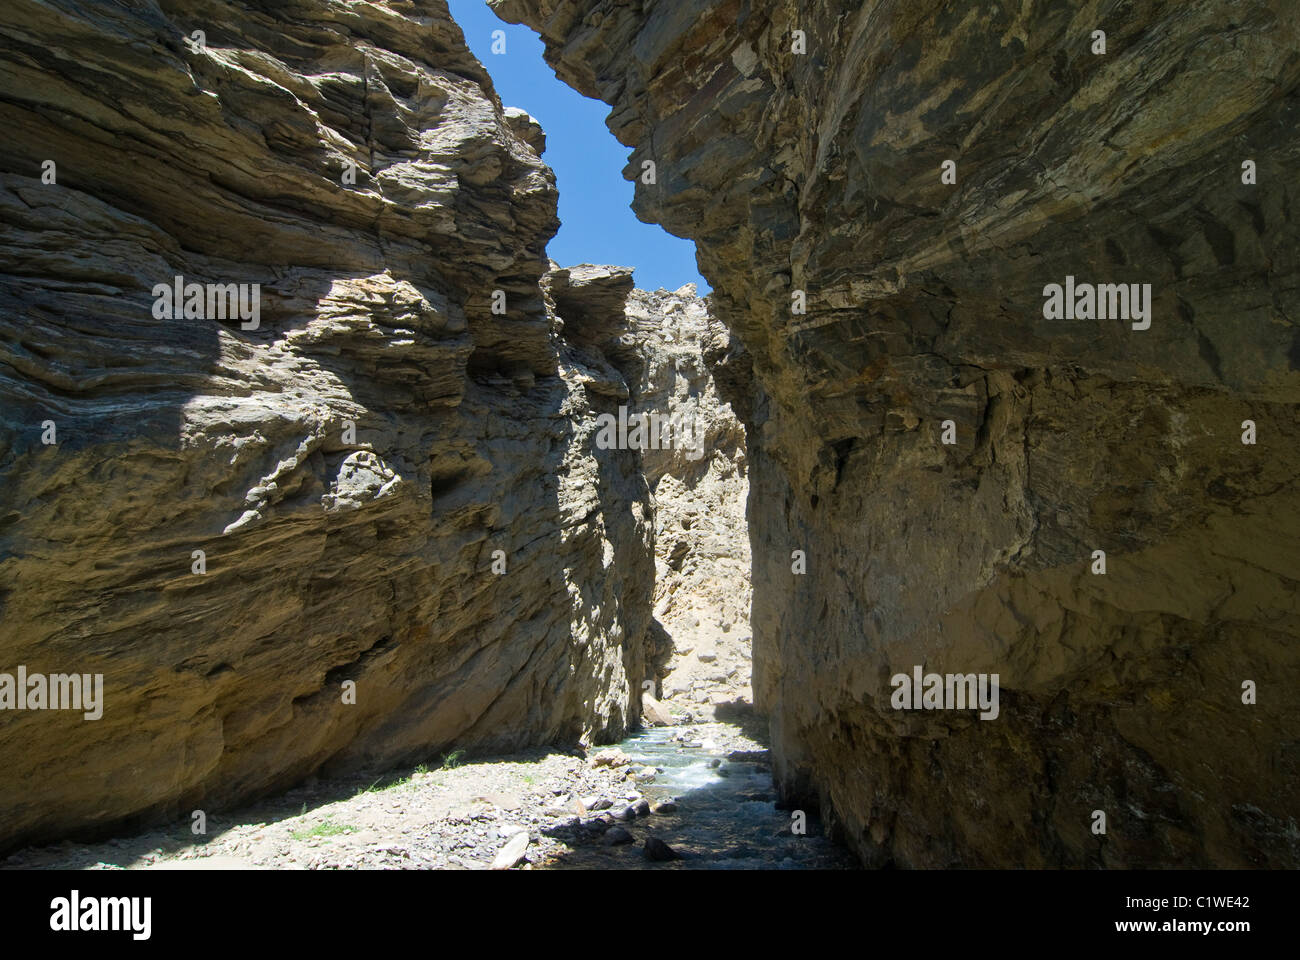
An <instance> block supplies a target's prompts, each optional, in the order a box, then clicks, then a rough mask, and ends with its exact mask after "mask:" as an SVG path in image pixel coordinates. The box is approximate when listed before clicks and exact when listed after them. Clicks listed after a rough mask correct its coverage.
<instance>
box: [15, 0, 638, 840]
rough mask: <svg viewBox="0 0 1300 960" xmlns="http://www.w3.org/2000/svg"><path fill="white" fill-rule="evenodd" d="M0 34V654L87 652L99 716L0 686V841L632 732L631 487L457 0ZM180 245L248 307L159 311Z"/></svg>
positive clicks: (520, 141)
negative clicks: (228, 313)
mask: <svg viewBox="0 0 1300 960" xmlns="http://www.w3.org/2000/svg"><path fill="white" fill-rule="evenodd" d="M195 31H202V32H203V40H204V42H203V44H201V45H200V44H198V43H197V40H195V42H194V43H193V44H192V43H191V38H193V37H194V32H195ZM0 37H2V38H3V42H2V43H0V85H2V87H3V90H4V96H3V97H0V122H2V123H3V125H4V128H5V131H6V136H5V138H4V142H3V144H0V154H2V155H3V169H4V171H5V173H4V174H3V175H0V273H3V277H2V278H0V407H2V408H3V411H4V418H3V427H2V428H0V672H4V673H10V674H12V673H13V672H14V671H15V670H16V668H17V667H18V666H20V665H24V666H25V667H26V668H27V670H28V671H29V672H31V673H37V672H40V673H46V674H50V673H63V672H76V673H85V674H103V677H104V681H103V683H104V687H103V689H104V694H103V696H104V703H103V715H102V718H100V719H98V720H84V719H83V718H82V713H81V712H80V711H73V710H6V711H4V712H3V713H2V714H0V724H2V725H3V726H2V727H0V769H2V770H3V771H4V775H3V777H0V814H2V815H0V847H8V846H11V845H15V844H17V843H20V842H23V841H31V840H38V839H45V838H55V837H62V836H66V835H68V834H69V833H73V834H75V833H78V832H83V833H84V832H95V831H99V830H102V829H105V828H107V827H108V826H109V825H111V824H115V823H119V824H120V823H121V822H123V821H133V820H138V821H144V820H164V819H171V818H175V819H181V820H184V821H185V822H186V823H188V821H189V817H190V813H191V811H193V810H195V809H207V810H211V809H216V808H220V807H221V806H223V805H228V804H231V803H233V802H235V801H236V800H240V799H246V798H249V797H252V796H255V795H259V794H264V793H267V792H270V791H272V790H275V789H278V788H283V787H287V786H290V785H292V784H293V783H294V782H296V781H299V780H301V779H302V778H303V777H305V776H306V775H308V774H309V773H312V772H320V773H322V774H323V775H336V774H339V773H342V772H346V771H348V770H352V769H355V768H359V767H365V766H386V765H391V764H392V763H394V762H397V761H401V760H410V761H412V762H413V761H415V760H417V759H420V758H425V757H429V756H432V755H434V754H436V753H438V752H439V751H441V750H443V749H444V748H449V747H452V746H454V747H455V748H456V749H463V750H471V751H472V750H476V749H487V748H499V749H513V748H517V747H520V746H523V745H526V744H531V743H540V742H556V741H577V740H580V739H586V740H590V741H600V740H609V739H614V738H618V737H620V736H622V734H623V733H624V731H625V729H626V728H627V727H628V726H629V724H630V723H631V722H632V721H633V720H634V719H635V714H636V711H637V709H638V703H639V694H640V688H641V681H642V679H643V677H644V675H645V662H646V656H645V642H646V641H645V638H646V634H647V629H648V626H649V624H650V619H651V616H650V615H651V591H652V589H653V573H654V560H653V554H652V540H653V527H652V515H651V499H650V493H649V490H648V488H647V486H646V483H645V480H644V477H643V476H642V474H641V471H640V463H639V459H638V457H637V455H636V453H635V452H628V451H617V450H615V451H602V450H599V449H598V448H597V447H596V445H595V444H593V443H592V442H591V430H592V429H593V427H594V412H595V407H594V403H595V402H596V400H594V399H593V398H596V399H599V397H600V396H602V395H601V394H600V393H599V392H598V390H593V389H589V387H591V384H592V383H593V380H594V379H598V378H593V377H591V376H588V375H587V373H586V372H585V371H586V369H587V366H588V363H587V361H588V360H589V359H591V358H592V357H593V356H594V357H595V359H596V361H599V362H603V363H604V365H605V367H606V368H608V369H612V368H609V364H608V362H607V361H603V360H601V358H600V356H599V351H598V350H596V351H592V350H590V349H586V348H582V350H581V351H580V352H581V356H579V352H578V348H577V347H571V346H570V345H569V344H568V343H566V342H565V340H564V339H563V338H562V337H561V336H560V334H559V330H560V328H561V326H562V324H561V322H560V321H559V320H557V317H556V316H555V311H554V310H552V309H549V308H548V304H547V302H546V294H545V293H544V291H543V289H542V287H541V285H540V281H541V278H542V275H543V273H544V271H545V270H546V269H547V268H548V264H547V261H546V258H545V256H544V252H543V251H544V248H545V244H546V241H547V239H548V238H549V237H550V235H551V234H552V233H553V232H554V230H555V227H556V224H557V221H556V213H555V207H556V191H555V185H554V179H553V177H552V174H551V172H550V171H549V169H548V168H547V167H546V166H545V165H544V164H543V163H542V162H541V161H540V160H539V158H538V156H537V150H538V149H539V148H540V147H541V145H542V143H543V141H542V139H541V133H540V129H539V128H537V126H536V124H535V122H533V121H532V120H531V118H528V117H527V115H526V114H522V112H521V111H503V109H502V105H501V104H500V102H499V100H498V99H497V97H496V94H495V93H494V92H493V88H492V84H491V81H490V80H489V78H488V76H487V74H486V72H485V71H484V70H483V68H482V66H481V65H480V64H479V63H478V62H477V61H476V60H475V59H474V57H473V56H472V55H471V54H470V53H469V52H468V50H467V49H466V48H465V45H464V41H463V37H462V36H461V33H460V30H459V28H458V27H456V25H455V24H454V23H453V22H452V20H451V18H450V16H449V15H448V12H447V9H446V5H445V3H443V2H442V0H431V2H428V3H421V4H411V3H404V2H397V0H393V2H389V3H366V4H360V5H359V4H354V3H348V2H341V0H311V2H303V3H294V4H281V5H270V4H261V3H252V2H250V3H237V2H229V3H226V2H207V0H195V2H168V0H162V2H159V3H156V4H132V5H120V4H118V5H110V4H83V3H74V2H58V3H35V2H29V0H18V2H15V3H9V4H6V5H5V7H4V11H3V13H0ZM47 160H50V161H54V163H55V167H54V168H53V170H54V176H55V182H42V175H43V172H44V169H45V168H44V167H43V164H44V162H45V161H47ZM353 171H354V173H355V176H354V177H352V176H350V173H351V172H353ZM353 181H354V182H353ZM177 276H181V277H183V278H184V282H195V283H203V284H207V283H220V284H228V283H229V284H259V285H260V288H259V291H258V293H259V299H258V301H257V302H258V303H259V304H260V312H259V316H258V317H257V321H258V322H257V325H256V326H252V325H251V322H249V321H248V318H242V322H241V318H236V319H225V320H222V319H209V318H205V316H208V317H210V316H212V315H211V314H206V313H205V311H204V310H200V311H196V312H198V313H200V314H204V315H202V316H194V315H192V314H191V315H190V316H189V317H186V316H184V315H183V314H182V315H181V316H179V317H178V318H176V319H166V318H165V316H160V314H159V312H157V303H156V296H157V294H156V293H155V290H154V288H155V285H158V284H163V285H168V284H172V283H173V281H174V278H175V277H177ZM249 289H250V290H251V287H250V288H249ZM495 291H500V292H501V293H502V294H504V305H505V311H504V313H494V312H493V310H492V307H493V304H494V302H496V301H495V298H494V292H495ZM582 302H583V301H582V297H581V296H575V297H574V298H572V304H573V305H574V306H575V308H576V307H580V306H581V304H582ZM205 308H206V304H205ZM622 323H623V320H622V314H621V311H619V314H618V317H617V318H616V320H615V326H621V325H622ZM592 333H593V336H595V335H598V334H599V331H598V330H593V331H592ZM598 386H599V385H598ZM607 389H613V387H609V388H607ZM622 389H623V391H624V392H626V389H627V388H626V385H624V386H623V387H622ZM602 402H603V401H602ZM47 422H49V423H52V426H53V428H54V433H53V434H49V435H48V436H49V438H50V439H52V440H53V442H50V443H46V442H43V440H44V439H45V438H46V437H47V427H46V424H47ZM498 550H499V551H502V553H501V554H497V553H496V551H498ZM195 551H203V558H202V559H203V568H205V571H206V572H202V573H199V572H195V571H196V569H200V567H199V562H198V559H197V558H196V555H195ZM497 560H502V561H503V562H504V564H505V572H504V573H501V572H498V571H497V570H494V563H495V562H496V561H497ZM348 681H352V682H354V683H355V692H354V693H355V703H354V704H351V703H347V702H345V694H346V693H347V691H348V689H349V685H348V683H347V682H348Z"/></svg>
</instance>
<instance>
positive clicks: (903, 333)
mask: <svg viewBox="0 0 1300 960" xmlns="http://www.w3.org/2000/svg"><path fill="white" fill-rule="evenodd" d="M493 6H494V7H495V9H496V10H497V12H498V13H499V14H500V15H501V16H502V17H503V18H505V19H507V20H510V21H514V22H525V23H527V24H529V25H530V26H531V27H533V28H534V29H536V30H537V31H538V32H539V33H540V35H541V36H542V38H543V39H544V41H545V43H546V48H547V53H546V56H547V59H548V61H549V62H550V63H551V64H552V65H553V66H554V67H555V69H556V72H557V74H558V75H559V76H560V78H561V79H563V80H565V81H566V82H568V83H569V84H570V85H572V86H574V87H575V88H576V89H578V90H579V91H580V92H582V93H583V94H586V95H588V96H593V97H599V98H601V99H603V100H605V101H606V102H607V103H609V104H611V105H612V107H613V109H612V111H611V113H610V118H609V124H610V127H611V129H612V130H613V131H614V132H615V134H616V135H617V136H618V138H619V139H620V140H621V141H622V142H623V143H624V144H626V145H628V146H629V147H632V148H634V151H633V153H632V156H631V158H630V161H629V164H628V167H627V169H626V170H625V176H627V177H628V178H629V179H631V178H633V177H636V178H637V186H636V201H635V208H636V209H637V211H638V214H639V215H640V216H641V217H642V218H643V219H647V220H652V221H657V222H659V223H661V224H663V225H664V226H665V227H666V228H667V229H668V230H669V231H671V232H673V233H675V234H677V235H680V236H685V237H690V238H692V239H694V240H695V241H696V244H697V247H698V251H699V261H700V266H701V269H702V272H703V273H704V275H705V276H706V277H707V278H708V280H709V282H710V283H711V285H712V286H713V288H714V294H713V297H712V302H713V306H714V309H715V311H716V313H717V315H718V317H719V318H720V319H721V320H723V321H724V322H725V323H726V324H727V326H728V327H729V328H730V329H731V330H732V332H733V334H734V335H735V336H736V337H737V339H738V341H739V344H740V346H739V348H738V349H737V350H736V351H734V353H733V355H732V356H731V357H730V358H729V360H728V364H727V368H726V374H725V376H724V375H723V374H721V373H720V374H719V384H720V386H721V387H722V388H723V389H724V395H725V393H726V391H727V390H730V391H731V395H730V396H729V397H728V398H729V399H731V400H732V403H733V406H734V407H735V409H736V410H737V411H738V412H739V413H740V415H741V417H742V419H744V421H745V423H746V426H747V429H748V436H749V450H748V454H749V462H750V473H749V477H750V485H751V491H750V505H749V521H750V534H751V539H752V547H753V555H754V561H753V562H754V580H753V588H754V608H753V627H754V658H755V680H754V682H755V694H756V697H757V700H758V705H759V707H760V708H761V709H763V710H765V711H767V713H768V714H769V717H770V722H771V727H772V732H773V740H774V743H773V747H774V753H775V756H776V761H777V776H778V780H779V782H780V785H781V788H782V790H783V792H784V793H785V795H786V797H787V798H788V799H790V800H792V801H795V802H798V803H803V802H816V801H817V800H820V801H821V802H822V803H823V805H824V807H825V808H826V809H827V811H828V812H829V814H830V815H831V816H832V817H833V818H834V819H835V821H836V822H837V823H838V826H839V829H840V830H841V832H842V834H843V836H844V837H845V838H846V839H847V841H848V842H849V843H850V844H851V845H852V846H853V848H854V849H855V850H857V851H858V853H859V854H860V855H861V857H862V859H863V860H864V862H866V863H867V864H870V865H886V864H892V865H898V866H946V865H956V864H961V865H965V866H1012V865H1025V866H1072V867H1079V866H1134V867H1136V866H1171V865H1181V866H1220V867H1242V866H1289V867H1295V866H1297V865H1300V839H1298V837H1300V834H1297V830H1296V818H1297V813H1298V811H1297V804H1296V798H1297V781H1298V779H1300V747H1298V746H1297V745H1298V744H1300V710H1298V709H1297V705H1296V700H1295V697H1294V690H1295V689H1296V688H1297V684H1298V683H1300V643H1297V639H1298V637H1297V635H1298V634H1300V597H1298V594H1297V577H1298V576H1300V574H1298V573H1297V571H1300V496H1298V495H1297V483H1298V481H1297V475H1298V474H1300V469H1298V467H1300V453H1297V451H1298V450H1300V416H1298V415H1297V411H1296V403H1297V401H1298V400H1300V372H1298V369H1300V331H1297V328H1296V325H1295V324H1296V317H1297V316H1300V296H1298V295H1297V290H1298V289H1300V285H1298V283H1297V264H1300V257H1298V256H1297V253H1298V252H1300V251H1298V246H1300V245H1298V244H1297V240H1298V236H1297V230H1296V221H1295V214H1294V212H1293V211H1294V209H1295V207H1296V203H1297V200H1298V199H1300V198H1297V197H1296V196H1295V189H1296V188H1295V178H1294V173H1293V172H1294V170H1295V169H1296V166H1297V162H1298V161H1300V134H1298V133H1297V130H1298V129H1300V126H1298V124H1297V120H1298V119H1300V110H1298V107H1300V100H1298V98H1297V85H1298V83H1300V59H1298V58H1296V56H1295V50H1296V49H1297V44H1298V41H1300V37H1297V30H1300V24H1298V23H1297V21H1296V18H1295V17H1293V16H1290V15H1289V14H1288V12H1287V11H1285V10H1284V9H1283V8H1282V7H1279V6H1278V5H1276V4H1272V3H1268V2H1263V0H1252V2H1246V3H1240V4H1232V5H1224V4H1221V3H1216V2H1211V0H1188V2H1185V3H1179V4H1146V5H1136V6H1135V5H1131V4H1126V3H1120V2H1118V0H1103V2H1100V3H1097V4H1092V5H1091V6H1089V7H1088V8H1087V12H1086V13H1085V12H1082V11H1081V9H1080V8H1077V7H1075V6H1072V5H1068V4H1064V5H1063V4H1033V5H1030V4H1014V3H1010V4H993V5H986V6H982V7H978V8H975V7H969V6H968V5H963V4H937V3H924V4H917V3H913V2H910V0H882V2H872V3H848V2H841V0H835V2H831V0H814V2H800V3H795V2H793V0H754V2H741V0H702V2H699V3H692V4H673V3H667V2H650V0H646V2H641V3H632V4H623V3H612V2H603V0H493ZM1097 30H1102V31H1105V34H1106V35H1105V52H1104V53H1103V52H1100V48H1099V47H1098V38H1097V37H1096V35H1095V34H1094V31H1097ZM795 31H800V32H799V33H796V32H795ZM801 42H802V44H804V46H803V47H802V52H799V49H798V48H799V44H800V43H801ZM1094 51H1096V52H1094ZM947 161H952V163H953V166H951V167H947V168H945V164H946V162H947ZM1246 161H1250V164H1249V165H1246ZM647 162H653V164H654V170H655V177H654V178H653V182H646V179H644V178H643V177H642V174H643V171H644V170H646V169H647V168H646V166H645V164H646V163H647ZM1250 167H1253V168H1254V182H1252V183H1247V182H1243V177H1246V178H1247V179H1249V177H1248V172H1249V168H1250ZM945 169H947V171H950V172H951V173H952V176H950V177H945V176H944V173H945ZM946 181H947V182H946ZM1067 278H1069V279H1067ZM1076 281H1077V282H1078V283H1079V284H1085V283H1086V284H1138V285H1143V284H1149V285H1150V300H1149V304H1148V305H1149V307H1150V309H1149V312H1147V311H1136V310H1129V311H1128V313H1127V314H1125V313H1124V312H1122V311H1121V309H1120V308H1121V307H1122V306H1123V305H1122V304H1121V303H1120V302H1119V300H1118V292H1117V291H1116V293H1115V298H1116V299H1115V302H1114V305H1113V309H1108V310H1107V318H1105V319H1101V318H1099V313H1098V311H1097V310H1096V308H1095V306H1094V308H1093V309H1092V310H1091V311H1089V310H1088V307H1087V304H1086V302H1081V303H1079V304H1077V305H1078V306H1080V313H1079V316H1080V318H1078V319H1075V318H1073V316H1074V315H1073V314H1071V318H1069V319H1067V318H1066V317H1064V316H1062V317H1060V318H1057V317H1056V316H1055V315H1054V313H1053V311H1052V310H1050V309H1046V308H1048V307H1049V306H1050V305H1049V302H1048V297H1047V295H1046V294H1047V292H1048V290H1047V288H1048V286H1049V285H1051V284H1058V285H1061V286H1062V287H1064V286H1065V285H1067V283H1074V282H1076ZM1142 292H1143V287H1141V286H1139V287H1138V293H1139V294H1141V293H1142ZM801 294H802V297H803V298H806V310H804V311H803V312H798V309H797V308H798V307H800V306H801V304H800V300H801ZM1107 306H1108V308H1109V307H1110V306H1111V304H1110V303H1109V302H1108V304H1107ZM1129 306H1130V307H1131V306H1132V304H1130V305H1129ZM1143 313H1145V314H1146V316H1142V314H1143ZM1134 314H1137V315H1134ZM1089 315H1090V316H1092V317H1094V319H1088V318H1086V317H1087V316H1089ZM1148 321H1149V326H1147V323H1148ZM1244 421H1252V423H1253V425H1254V428H1255V431H1256V435H1257V442H1256V443H1254V444H1246V443H1243V442H1242V438H1243V433H1244V432H1245V431H1246V430H1247V429H1248V427H1246V426H1244V425H1243V422H1244ZM945 434H946V435H947V436H945ZM945 439H948V440H951V441H952V442H951V443H945V442H944V441H945ZM794 551H803V553H804V557H805V560H806V565H807V567H806V569H807V572H806V574H799V573H797V572H792V570H794V569H797V559H795V560H792V553H793V552H794ZM1095 551H1104V552H1105V560H1106V566H1105V573H1104V574H1102V573H1100V572H1094V570H1099V569H1100V568H1099V567H1098V566H1097V565H1096V560H1095V559H1094V555H1095V553H1094V552H1095ZM916 666H920V667H923V668H924V670H925V671H926V672H931V671H933V672H936V673H939V674H968V673H988V674H994V673H996V674H998V676H999V678H1000V684H1001V686H1000V712H999V715H998V717H997V718H996V719H992V720H980V719H977V717H976V715H975V713H974V712H972V711H970V710H934V711H928V710H919V711H916V710H903V709H895V708H894V705H893V704H892V703H891V696H892V694H893V693H894V687H893V685H892V684H891V678H892V677H894V676H895V675H898V674H907V675H910V674H911V673H912V671H913V668H914V667H916ZM1250 685H1254V686H1255V688H1256V695H1255V698H1254V699H1256V700H1257V702H1254V703H1244V702H1243V698H1245V699H1251V697H1250V695H1249V693H1248V692H1243V687H1244V686H1247V687H1248V686H1250ZM1095 811H1100V812H1102V813H1104V814H1105V816H1106V826H1105V832H1104V834H1103V833H1100V832H1094V824H1097V823H1098V820H1097V817H1096V815H1095Z"/></svg>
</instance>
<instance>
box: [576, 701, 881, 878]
mask: <svg viewBox="0 0 1300 960" xmlns="http://www.w3.org/2000/svg"><path fill="white" fill-rule="evenodd" d="M618 746H619V748H620V749H621V750H622V751H623V752H624V753H626V754H627V755H628V756H629V757H630V758H631V760H632V765H633V766H634V767H635V768H638V769H639V768H641V767H655V768H657V769H659V771H660V772H659V773H657V774H656V776H655V779H654V780H653V781H652V782H648V783H643V784H641V785H640V786H638V787H637V790H638V791H639V792H640V793H641V794H642V795H643V796H644V797H645V798H646V799H647V800H649V801H650V804H651V806H652V807H653V806H655V805H657V804H659V803H661V802H663V801H665V800H673V801H675V802H676V804H677V809H676V811H674V812H672V813H655V814H652V815H651V816H649V817H646V818H643V819H638V820H635V821H632V822H629V823H623V824H621V826H623V827H624V828H626V829H627V830H628V831H629V832H630V833H632V835H633V837H634V843H633V844H630V845H626V846H613V847H605V846H600V845H593V846H591V847H582V848H579V849H576V850H574V851H573V852H572V853H571V854H567V855H565V856H563V857H561V858H559V859H558V860H556V861H553V862H552V863H551V864H550V866H551V867H552V868H561V869H562V868H565V867H582V868H591V867H615V868H635V867H641V866H654V867H657V868H662V867H670V868H678V869H692V868H693V869H701V868H703V869H714V870H717V869H740V870H745V869H768V870H770V869H784V870H799V869H835V868H841V869H843V868H851V867H854V866H856V862H855V861H854V860H853V859H852V858H851V857H850V856H849V855H848V853H847V852H846V851H845V850H843V849H842V848H840V847H838V846H836V845H834V844H832V843H830V841H828V840H827V839H826V838H825V837H824V836H822V830H821V824H820V822H819V821H818V820H817V819H816V817H815V816H813V815H812V814H811V813H810V814H809V816H808V817H807V833H806V834H803V835H796V834H793V833H792V832H791V825H792V823H793V822H794V820H793V818H792V815H791V814H792V811H788V810H778V809H777V808H776V791H775V788H774V786H773V783H772V773H771V763H770V760H769V758H768V753H767V751H766V750H765V749H764V748H763V747H762V745H760V744H758V743H755V742H754V741H751V740H748V739H747V738H745V737H744V736H743V735H741V734H740V732H739V731H738V730H737V728H735V727H734V726H732V725H730V724H723V723H708V724H696V725H694V726H691V727H686V728H682V727H656V728H652V729H649V730H646V731H644V732H642V733H638V734H635V735H633V736H631V737H629V738H628V739H626V740H624V741H623V742H622V743H620V744H619V745H618ZM647 837H656V838H658V839H660V840H663V841H664V842H665V843H667V844H668V845H669V846H670V847H672V849H673V850H675V851H676V852H678V853H679V854H681V855H682V857H683V859H681V860H678V861H672V862H669V863H652V862H651V861H649V860H648V859H646V858H645V857H644V856H643V854H642V852H641V846H642V844H643V843H644V841H645V839H646V838H647Z"/></svg>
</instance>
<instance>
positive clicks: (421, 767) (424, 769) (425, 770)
mask: <svg viewBox="0 0 1300 960" xmlns="http://www.w3.org/2000/svg"><path fill="white" fill-rule="evenodd" d="M415 772H416V773H417V774H424V773H428V772H429V767H428V766H427V765H426V764H423V763H422V764H420V765H419V766H418V767H416V768H415Z"/></svg>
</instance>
